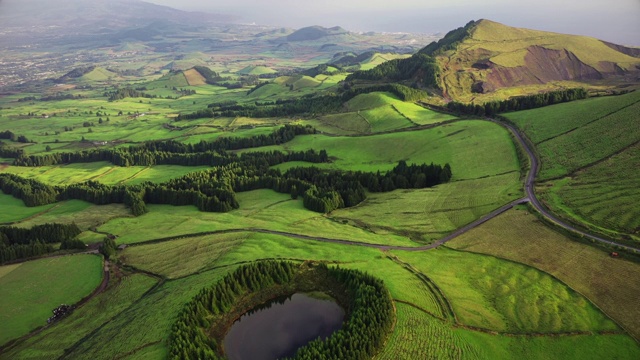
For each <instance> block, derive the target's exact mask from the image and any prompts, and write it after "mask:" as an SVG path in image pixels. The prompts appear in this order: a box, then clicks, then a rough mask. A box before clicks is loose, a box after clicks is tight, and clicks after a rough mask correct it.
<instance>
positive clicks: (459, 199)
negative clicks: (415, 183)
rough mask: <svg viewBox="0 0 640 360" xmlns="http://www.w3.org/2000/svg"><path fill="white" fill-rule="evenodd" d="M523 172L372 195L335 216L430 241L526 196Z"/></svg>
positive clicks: (371, 229) (373, 229)
mask: <svg viewBox="0 0 640 360" xmlns="http://www.w3.org/2000/svg"><path fill="white" fill-rule="evenodd" d="M519 177H520V176H519V174H518V173H517V172H512V173H508V174H504V175H496V176H488V177H485V178H481V179H471V180H460V181H454V182H451V183H448V184H442V185H439V186H438V187H437V188H436V189H425V190H417V191H415V190H414V191H405V190H396V191H394V192H390V193H380V194H372V195H371V196H369V197H368V198H367V200H366V201H365V202H364V203H362V204H361V205H360V206H357V207H353V208H348V209H343V210H338V211H334V212H333V213H331V217H332V218H333V219H336V220H337V221H341V222H345V223H347V224H348V225H352V226H354V227H358V228H361V229H363V230H365V231H368V232H373V233H376V234H380V235H384V234H398V235H403V236H407V237H409V238H410V239H412V240H414V241H416V242H419V243H423V242H431V241H433V240H436V239H439V238H441V237H443V236H445V235H447V234H448V233H450V232H452V231H454V230H455V229H457V228H460V227H462V226H464V225H466V224H468V223H470V222H472V221H474V220H476V219H478V218H480V217H481V216H482V215H484V214H486V213H489V212H491V211H492V210H494V209H497V208H499V207H500V206H502V205H504V204H507V203H509V202H510V201H513V200H515V199H517V198H519V197H521V190H520V186H519V184H520V183H519V181H518V179H519Z"/></svg>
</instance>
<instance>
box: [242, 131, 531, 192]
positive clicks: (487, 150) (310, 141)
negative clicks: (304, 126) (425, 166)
mask: <svg viewBox="0 0 640 360" xmlns="http://www.w3.org/2000/svg"><path fill="white" fill-rule="evenodd" d="M308 149H316V150H318V149H326V150H327V153H328V154H329V157H331V158H332V159H333V161H332V162H331V163H329V164H316V165H315V166H317V167H320V168H328V169H343V170H360V171H378V170H380V171H385V170H390V169H392V168H393V167H394V166H395V165H397V163H398V161H399V160H405V161H407V163H424V162H426V163H431V162H433V163H434V164H445V163H449V164H450V165H451V170H452V173H453V179H454V180H468V179H476V178H480V177H486V176H493V175H498V174H504V173H508V172H512V171H518V169H519V168H520V166H519V165H518V160H517V156H516V153H515V147H514V145H513V143H512V142H511V139H510V137H509V134H508V132H507V131H506V130H504V129H503V128H501V127H500V126H499V125H495V124H493V123H489V122H485V121H479V120H467V121H459V122H455V123H451V124H446V125H443V126H439V127H436V128H433V129H426V130H419V131H407V132H399V133H391V134H380V135H372V136H361V137H334V136H324V135H306V136H300V137H296V138H295V139H293V140H292V141H290V142H288V143H286V144H284V145H280V146H273V147H263V148H259V150H260V151H270V150H292V151H300V150H308ZM252 151H255V150H252ZM291 166H300V164H295V163H285V164H282V165H279V166H277V167H278V168H280V169H286V168H288V167H291Z"/></svg>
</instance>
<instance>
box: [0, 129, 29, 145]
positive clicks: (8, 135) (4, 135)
mask: <svg viewBox="0 0 640 360" xmlns="http://www.w3.org/2000/svg"><path fill="white" fill-rule="evenodd" d="M0 139H5V140H11V141H16V142H20V143H29V142H31V141H29V139H27V137H26V136H24V135H18V134H15V133H14V132H12V131H11V130H5V131H0Z"/></svg>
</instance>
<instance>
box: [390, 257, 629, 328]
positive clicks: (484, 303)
mask: <svg viewBox="0 0 640 360" xmlns="http://www.w3.org/2000/svg"><path fill="white" fill-rule="evenodd" d="M393 253H394V254H395V255H397V256H398V257H399V258H400V259H402V260H403V261H406V262H409V263H411V264H413V265H414V266H415V267H416V268H417V269H418V270H419V271H421V272H422V273H424V274H426V275H427V276H429V277H430V278H431V279H433V281H434V282H435V283H436V284H438V286H439V287H440V288H441V289H442V292H443V293H444V295H445V296H446V297H447V298H448V299H449V301H450V302H451V306H452V307H453V311H454V312H455V314H456V316H457V319H458V320H459V321H460V323H462V324H464V325H470V326H474V327H479V328H484V329H489V330H494V331H499V332H509V333H523V334H526V333H563V332H564V333H567V332H575V331H603V330H616V329H617V326H616V324H615V323H613V322H612V321H611V320H609V319H608V318H607V317H606V316H604V315H603V314H602V313H601V312H600V311H599V310H598V309H597V308H596V307H595V306H593V305H592V304H591V303H589V302H588V301H586V300H585V299H584V297H582V295H580V294H579V293H577V292H575V291H572V290H571V289H570V288H568V287H567V286H566V285H564V284H562V283H560V282H559V281H557V280H556V279H554V278H553V277H551V276H549V275H547V274H545V273H543V272H541V271H539V270H536V269H534V268H531V267H528V266H523V265H520V264H515V263H511V262H507V261H504V260H500V259H496V258H494V257H490V256H484V255H475V254H470V253H465V252H456V251H452V250H448V249H444V248H442V249H439V250H437V251H430V252H426V253H404V252H393ZM549 309H553V311H549Z"/></svg>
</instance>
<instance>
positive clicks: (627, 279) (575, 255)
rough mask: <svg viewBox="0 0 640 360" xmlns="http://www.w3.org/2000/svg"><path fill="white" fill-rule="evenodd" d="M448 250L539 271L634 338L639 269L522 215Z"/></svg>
mask: <svg viewBox="0 0 640 360" xmlns="http://www.w3.org/2000/svg"><path fill="white" fill-rule="evenodd" d="M447 245H448V246H451V247H454V248H457V249H460V250H465V251H473V252H477V253H483V254H489V255H493V256H498V257H501V258H505V259H508V260H512V261H516V262H519V263H523V264H527V265H529V266H533V267H535V268H538V269H540V270H542V271H545V272H547V273H549V274H551V275H553V276H554V277H556V278H557V279H559V280H560V281H563V282H564V283H565V284H567V285H568V286H570V287H571V288H573V289H575V290H576V291H579V292H580V293H581V294H583V295H585V296H586V297H587V298H588V299H589V300H591V301H592V302H593V303H594V304H595V305H597V306H598V307H599V308H600V309H602V310H603V311H604V312H605V313H607V314H608V315H609V316H611V317H612V318H613V319H614V320H615V321H617V322H618V323H619V324H621V325H622V326H623V327H624V328H625V329H627V330H628V331H629V332H630V333H631V334H632V335H633V336H634V337H635V338H636V339H638V338H640V310H639V309H638V307H637V299H638V297H639V296H640V284H639V283H638V281H637V279H638V276H640V265H638V264H637V263H635V262H631V261H627V260H623V259H612V258H611V257H610V256H609V255H608V254H607V253H606V252H603V251H601V250H598V249H595V248H593V247H591V246H588V245H585V244H581V243H578V242H574V241H571V240H570V239H568V238H566V237H565V236H563V235H561V234H559V233H557V232H555V231H553V230H551V229H549V228H548V227H547V226H545V225H544V224H543V223H541V222H540V220H538V219H537V218H536V217H535V216H534V215H532V214H530V213H529V212H527V211H526V210H511V211H509V212H506V213H504V214H502V215H500V216H499V217H497V218H496V219H494V220H491V221H489V222H487V223H485V224H483V225H482V226H480V227H478V228H476V229H474V230H472V231H470V232H468V233H466V234H463V235H462V236H460V237H458V238H456V239H455V240H453V241H452V242H449V243H448V244H447Z"/></svg>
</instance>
